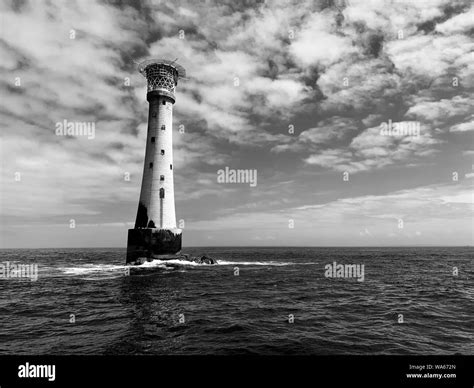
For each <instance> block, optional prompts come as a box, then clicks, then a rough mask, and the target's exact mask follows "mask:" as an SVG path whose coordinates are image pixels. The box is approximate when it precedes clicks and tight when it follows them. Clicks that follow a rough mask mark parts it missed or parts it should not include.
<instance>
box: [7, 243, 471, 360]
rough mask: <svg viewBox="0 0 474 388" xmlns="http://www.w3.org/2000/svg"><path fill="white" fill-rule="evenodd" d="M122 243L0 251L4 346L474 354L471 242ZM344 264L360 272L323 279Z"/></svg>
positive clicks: (46, 350)
mask: <svg viewBox="0 0 474 388" xmlns="http://www.w3.org/2000/svg"><path fill="white" fill-rule="evenodd" d="M125 253H126V252H125V249H122V248H101V249H96V248H94V249H31V250H30V249H2V250H0V295H1V298H0V354H1V355H45V354H48V355H147V354H149V355H381V354H386V355H415V354H416V355H423V354H426V355H454V354H461V355H464V354H473V353H474V341H473V338H474V336H473V331H474V324H473V318H474V314H473V311H474V303H473V302H474V281H473V278H474V266H473V257H474V255H473V253H474V248H472V247H403V248H400V247H396V248H387V247H384V248H373V247H371V248H349V247H347V248H331V247H327V248H313V247H312V248H305V247H298V248H295V247H288V248H285V247H277V248H276V247H205V248H203V247H199V248H186V249H184V250H183V253H188V254H190V255H192V256H202V255H204V254H205V255H207V256H210V257H212V258H215V259H217V260H218V264H217V265H208V264H196V263H191V262H181V261H175V260H173V261H169V262H161V261H158V260H155V261H153V262H150V263H147V264H146V265H144V266H143V267H133V268H131V269H130V267H128V266H125ZM18 264H23V265H27V266H30V267H28V268H30V269H31V272H30V273H29V277H18V276H19V274H20V272H18V271H17V276H15V271H12V268H13V269H15V268H20V267H19V266H18ZM340 264H342V265H347V266H350V265H359V267H358V269H359V270H361V269H362V270H363V278H362V277H360V276H359V277H354V276H351V272H350V271H349V272H347V271H345V272H344V271H343V272H339V275H344V276H340V277H338V276H332V277H331V276H329V275H330V273H331V271H329V272H328V266H329V267H330V268H336V266H338V265H340ZM362 265H363V267H362ZM34 268H36V270H37V273H36V276H35V277H33V276H31V274H33V273H34V270H33V269H34ZM344 268H346V267H344ZM25 274H26V272H23V275H25ZM334 274H336V272H335V271H334V273H333V275H334ZM346 275H347V276H346Z"/></svg>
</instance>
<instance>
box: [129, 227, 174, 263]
mask: <svg viewBox="0 0 474 388" xmlns="http://www.w3.org/2000/svg"><path fill="white" fill-rule="evenodd" d="M181 236H182V235H181V229H156V228H142V229H129V230H128V243H127V260H126V263H127V264H143V263H144V262H145V261H152V260H155V259H163V258H166V257H168V258H171V257H176V255H177V254H179V253H180V252H181Z"/></svg>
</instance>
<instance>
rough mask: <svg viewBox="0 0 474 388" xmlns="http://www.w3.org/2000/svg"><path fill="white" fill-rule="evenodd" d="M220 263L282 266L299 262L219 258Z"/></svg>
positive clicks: (218, 262)
mask: <svg viewBox="0 0 474 388" xmlns="http://www.w3.org/2000/svg"><path fill="white" fill-rule="evenodd" d="M217 264H219V265H269V266H276V267H281V266H285V265H296V264H298V263H288V262H279V261H227V260H217Z"/></svg>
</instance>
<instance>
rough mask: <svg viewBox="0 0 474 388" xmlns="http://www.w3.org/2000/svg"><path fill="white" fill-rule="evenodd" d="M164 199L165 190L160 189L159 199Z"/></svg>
mask: <svg viewBox="0 0 474 388" xmlns="http://www.w3.org/2000/svg"><path fill="white" fill-rule="evenodd" d="M164 197H165V189H163V188H161V189H160V198H164Z"/></svg>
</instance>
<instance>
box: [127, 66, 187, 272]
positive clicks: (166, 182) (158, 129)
mask: <svg viewBox="0 0 474 388" xmlns="http://www.w3.org/2000/svg"><path fill="white" fill-rule="evenodd" d="M138 71H139V72H140V73H141V74H142V75H143V76H144V77H145V78H146V80H147V96H146V98H147V100H148V103H149V111H148V131H147V138H146V148H145V149H146V151H145V162H144V166H143V179H142V187H141V192H140V200H139V203H138V212H137V218H136V221H135V228H133V229H129V231H128V244H127V263H130V264H132V263H136V264H140V263H143V262H144V261H146V260H153V259H160V258H163V259H166V258H169V257H170V256H173V255H176V254H178V253H179V252H180V251H181V232H182V231H181V229H178V228H177V227H176V211H175V205H174V183H173V171H174V170H173V105H174V103H175V101H176V98H175V91H176V86H177V85H178V80H179V79H180V78H183V77H185V76H186V72H185V70H184V68H183V67H182V66H180V65H178V64H177V63H176V62H175V61H170V60H167V59H150V60H146V61H144V62H142V63H140V64H139V66H138Z"/></svg>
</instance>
